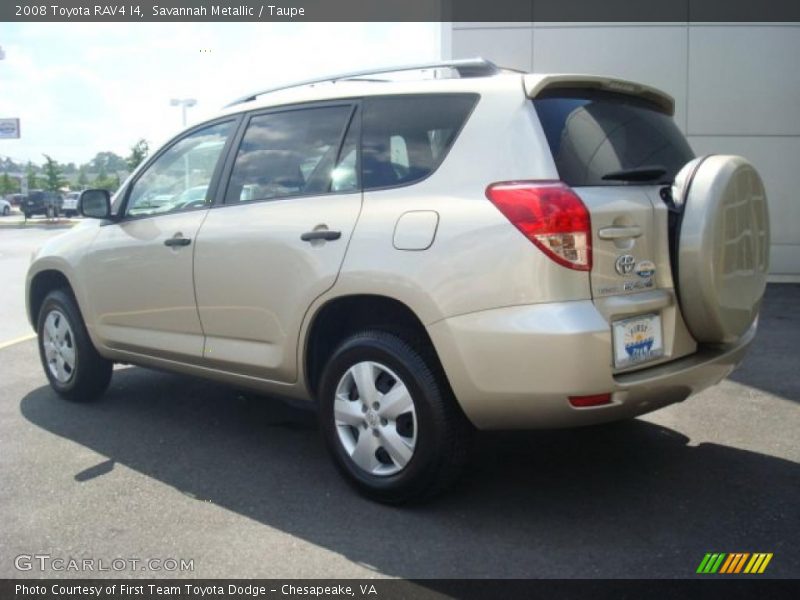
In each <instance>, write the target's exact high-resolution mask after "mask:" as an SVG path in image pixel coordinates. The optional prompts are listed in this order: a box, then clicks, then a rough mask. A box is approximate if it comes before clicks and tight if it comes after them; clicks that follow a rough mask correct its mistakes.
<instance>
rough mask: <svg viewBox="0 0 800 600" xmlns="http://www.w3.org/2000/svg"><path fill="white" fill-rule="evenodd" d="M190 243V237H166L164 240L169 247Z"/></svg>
mask: <svg viewBox="0 0 800 600" xmlns="http://www.w3.org/2000/svg"><path fill="white" fill-rule="evenodd" d="M191 243H192V239H191V238H185V237H178V236H175V237H171V238H167V239H166V240H164V245H165V246H169V247H175V246H188V245H189V244H191Z"/></svg>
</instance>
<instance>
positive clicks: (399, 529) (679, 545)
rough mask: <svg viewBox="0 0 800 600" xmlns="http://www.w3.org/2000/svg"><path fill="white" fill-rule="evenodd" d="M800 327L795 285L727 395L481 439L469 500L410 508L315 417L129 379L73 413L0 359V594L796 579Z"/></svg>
mask: <svg viewBox="0 0 800 600" xmlns="http://www.w3.org/2000/svg"><path fill="white" fill-rule="evenodd" d="M27 233H28V232H25V234H23V233H17V232H10V231H3V230H0V267H2V268H3V278H4V283H3V286H2V290H3V291H2V292H0V300H2V303H3V304H4V305H6V306H9V307H11V308H10V309H9V314H10V315H11V317H9V318H13V319H18V318H19V315H18V306H17V305H21V303H22V300H21V298H19V297H18V295H19V294H20V289H21V287H20V285H19V282H18V281H17V280H16V279H17V278H18V277H20V273H24V268H22V269H20V268H19V267H18V266H17V267H15V266H13V265H14V264H16V263H14V262H13V261H14V260H18V258H14V256H15V252H16V250H13V249H9V247H8V246H9V242H8V240H9V239H11V238H9V237H7V234H13V235H14V236H16V235H20V236H22V235H26V234H27ZM48 233H50V232H48ZM50 234H52V233H50ZM44 237H46V235H40V236H39V238H44ZM26 239H29V238H26ZM37 241H41V240H37ZM20 245H22V242H19V243H17V244H11V246H13V247H14V248H16V247H17V246H20ZM9 261H10V262H9ZM12 263H13V264H12ZM12 280H13V281H12ZM14 295H17V296H14ZM12 296H13V297H12ZM798 306H800V285H795V284H783V285H771V286H770V287H769V289H768V293H767V297H766V300H765V303H764V310H763V313H762V319H761V325H760V331H759V334H758V337H757V339H756V342H755V345H754V348H753V349H752V350H751V352H750V353H749V355H748V357H747V359H746V361H745V363H744V364H743V365H742V366H741V367H740V368H739V369H738V370H737V371H736V372H735V373H734V374H733V375H732V376H731V377H730V378H729V379H728V380H726V381H724V382H723V383H722V384H721V385H719V386H717V387H716V388H713V389H711V390H708V391H706V392H704V393H702V394H700V395H699V396H696V397H694V398H692V399H690V400H688V401H686V402H684V403H681V404H679V405H675V406H671V407H669V408H667V409H664V410H662V411H659V412H657V413H654V414H652V415H648V416H647V417H645V418H640V419H636V420H633V421H630V422H625V423H619V424H615V425H611V426H603V427H596V428H589V429H582V430H572V431H553V432H531V433H528V432H526V433H519V432H517V433H512V434H504V433H491V434H481V435H480V436H479V437H478V439H477V442H476V445H475V453H474V456H473V459H472V462H471V464H470V469H469V472H468V473H467V476H466V477H465V478H464V480H463V481H462V482H461V483H460V484H459V485H458V487H457V488H456V489H454V490H452V491H451V492H450V493H449V494H447V495H446V496H444V497H441V498H439V499H437V500H435V501H433V502H431V503H429V504H427V505H424V506H417V507H413V508H390V507H385V506H381V505H377V504H374V503H371V502H369V501H367V500H364V499H362V498H360V497H359V496H357V495H356V494H355V493H354V492H352V491H351V490H350V488H349V487H348V486H347V485H346V484H345V483H344V482H343V480H342V479H341V478H340V477H339V475H338V474H337V473H336V472H335V470H334V468H333V466H332V464H331V463H330V461H329V460H328V458H327V456H326V455H325V452H324V450H323V447H322V443H321V441H320V438H319V435H318V432H317V429H316V425H315V419H314V415H313V414H312V413H310V412H306V411H303V410H299V409H296V408H290V407H288V406H286V405H284V404H281V403H279V402H277V401H274V400H270V399H268V398H259V397H248V396H244V395H241V394H240V393H238V392H237V391H236V390H234V389H231V388H227V387H225V386H221V385H217V384H213V383H208V382H204V381H199V380H195V379H190V378H186V377H183V376H178V375H170V374H164V373H157V372H153V371H148V370H145V369H141V368H138V367H120V368H118V369H117V371H116V372H115V375H114V379H113V382H112V385H111V388H110V389H109V392H108V393H107V396H106V397H105V399H104V400H103V401H101V402H99V403H96V404H91V405H75V404H69V403H66V402H64V401H61V400H60V399H58V398H57V397H56V396H55V394H54V393H52V392H51V391H50V389H49V387H48V386H47V385H46V380H45V377H44V375H43V373H42V371H41V368H40V365H39V361H38V356H37V351H36V345H35V342H34V341H32V340H28V341H22V342H18V343H16V344H14V345H11V346H8V347H4V348H2V349H0V364H1V365H2V381H3V383H2V388H0V482H2V484H1V485H0V577H31V576H33V577H42V576H45V577H78V576H86V575H87V574H86V573H74V572H55V571H52V570H46V571H44V572H41V571H38V570H36V569H34V570H32V571H25V572H23V571H19V570H17V569H16V568H15V564H14V563H15V557H17V556H19V555H21V554H25V555H32V554H49V555H51V556H52V557H64V558H69V557H75V558H87V557H91V558H94V559H104V560H108V561H110V560H112V559H114V558H139V559H147V558H175V559H191V560H193V563H194V570H193V571H188V572H171V573H163V572H160V573H152V572H142V573H140V572H136V571H132V572H124V573H121V574H122V575H125V576H146V577H158V576H162V575H169V576H183V577H203V578H215V577H292V578H295V577H297V578H300V577H358V578H361V577H406V578H460V577H481V578H484V577H522V578H527V577H581V578H587V577H625V578H633V577H664V578H679V577H687V576H692V575H693V574H694V571H695V569H696V568H697V565H698V564H699V562H700V560H701V559H702V558H703V555H704V554H705V553H706V552H772V553H774V558H773V559H772V562H771V563H770V565H769V568H768V569H767V572H766V573H765V575H763V576H773V577H800V549H798V546H797V540H798V539H800V464H799V463H800V435H798V431H800V410H798V408H800V404H798V403H800V369H799V368H798V367H800V361H798V356H800V315H799V314H798V311H797V307H798ZM14 307H17V308H14ZM14 311H17V312H14ZM17 326H19V327H20V328H25V327H27V325H26V324H25V323H24V322H22V323H21V324H20V323H16V322H15V323H14V327H17ZM14 327H11V326H10V325H4V329H2V332H3V334H4V335H5V334H6V333H8V334H9V335H11V334H14V335H17V330H16V329H14ZM20 330H21V329H20ZM26 331H27V330H26ZM6 339H7V338H6V337H3V338H0V346H1V345H2V342H4V341H5V340H6ZM88 575H90V576H103V575H108V576H113V575H120V573H113V572H106V573H89V574H88Z"/></svg>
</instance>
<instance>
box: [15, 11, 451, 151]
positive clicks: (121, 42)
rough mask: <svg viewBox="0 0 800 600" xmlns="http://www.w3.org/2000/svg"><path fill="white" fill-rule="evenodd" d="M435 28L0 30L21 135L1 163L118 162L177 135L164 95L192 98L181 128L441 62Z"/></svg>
mask: <svg viewBox="0 0 800 600" xmlns="http://www.w3.org/2000/svg"><path fill="white" fill-rule="evenodd" d="M439 27H440V25H439V24H437V23H390V24H384V23H136V24H131V23H103V24H100V23H20V24H11V23H0V46H1V47H2V48H3V50H4V52H5V60H0V118H11V117H18V118H20V120H21V124H20V130H21V138H20V139H18V140H0V156H2V157H5V156H9V157H11V158H12V159H14V160H15V161H17V162H24V161H28V160H32V161H33V162H35V163H41V162H42V161H43V160H44V159H43V156H42V154H43V153H45V154H49V155H51V156H52V157H53V158H54V159H55V160H57V161H59V162H63V163H68V162H75V163H76V164H80V163H83V162H86V161H88V160H89V159H91V158H92V157H93V156H94V155H95V154H97V152H100V151H112V152H116V153H117V154H120V155H122V156H126V155H127V154H128V153H129V150H130V147H131V146H132V145H133V144H134V143H135V142H136V141H137V140H138V139H140V138H145V139H146V140H148V141H149V142H150V144H151V148H155V147H156V146H157V145H158V143H159V142H161V141H164V140H166V139H167V138H168V137H169V136H171V135H172V134H174V133H175V132H177V131H178V130H180V129H181V128H182V127H181V110H180V108H179V107H172V106H170V99H171V98H195V99H196V100H197V105H196V106H195V107H193V108H191V109H189V111H188V124H189V125H191V124H192V123H193V122H197V121H199V120H202V119H203V118H205V117H208V116H211V115H213V114H215V112H216V111H217V110H219V109H220V108H221V107H222V106H223V105H225V104H227V103H228V102H230V101H231V100H233V99H235V98H237V97H239V96H242V95H244V94H247V93H249V92H252V91H254V90H258V89H263V88H267V87H270V86H273V85H278V84H281V83H285V82H291V81H296V80H302V79H307V78H310V77H314V76H319V75H326V74H331V73H334V74H335V73H340V72H348V71H354V70H358V69H361V68H371V67H382V66H386V65H399V64H408V63H413V62H426V61H432V60H436V59H438V58H439V54H440V38H439Z"/></svg>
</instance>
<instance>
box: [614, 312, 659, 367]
mask: <svg viewBox="0 0 800 600" xmlns="http://www.w3.org/2000/svg"><path fill="white" fill-rule="evenodd" d="M611 326H612V337H613V338H614V367H616V368H617V369H621V368H623V367H629V366H631V365H636V364H639V363H643V362H647V361H649V360H654V359H656V358H659V357H660V356H662V355H663V354H664V342H663V340H662V338H661V317H660V316H659V315H641V316H638V317H633V318H630V319H624V320H622V321H614V322H613V323H612V324H611Z"/></svg>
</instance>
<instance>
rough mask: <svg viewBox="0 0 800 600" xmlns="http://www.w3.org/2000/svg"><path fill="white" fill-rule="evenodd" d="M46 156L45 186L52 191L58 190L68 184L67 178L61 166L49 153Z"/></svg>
mask: <svg viewBox="0 0 800 600" xmlns="http://www.w3.org/2000/svg"><path fill="white" fill-rule="evenodd" d="M42 156H44V160H45V163H44V187H45V189H46V190H49V191H51V192H57V191H58V190H59V189H60V188H61V187H63V186H64V185H66V183H67V182H66V180H65V179H64V177H63V176H62V174H61V167H60V166H59V165H58V163H57V162H56V161H54V160H53V159H52V158H51V157H50V156H49V155H48V154H43V155H42Z"/></svg>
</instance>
